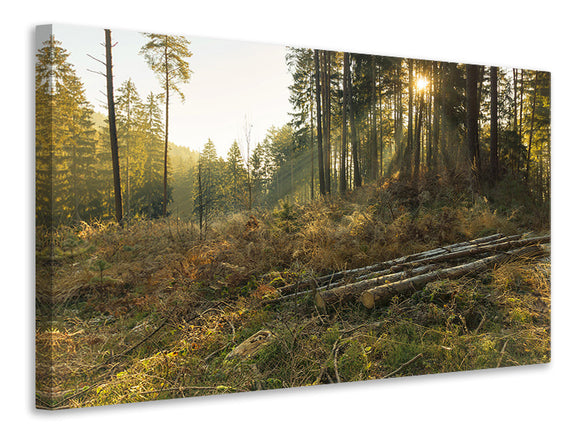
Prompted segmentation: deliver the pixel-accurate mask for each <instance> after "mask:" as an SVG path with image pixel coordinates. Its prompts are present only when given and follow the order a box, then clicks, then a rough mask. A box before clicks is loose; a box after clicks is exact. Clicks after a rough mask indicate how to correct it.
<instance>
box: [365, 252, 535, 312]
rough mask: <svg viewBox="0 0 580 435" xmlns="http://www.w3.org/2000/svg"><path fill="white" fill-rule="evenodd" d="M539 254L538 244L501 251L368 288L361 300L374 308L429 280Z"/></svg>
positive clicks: (452, 276) (417, 287) (425, 283)
mask: <svg viewBox="0 0 580 435" xmlns="http://www.w3.org/2000/svg"><path fill="white" fill-rule="evenodd" d="M538 255H545V250H544V249H543V247H542V246H541V245H538V244H536V245H532V246H526V247H523V248H519V249H515V250H512V251H508V252H501V253H499V254H496V255H492V256H490V257H486V258H482V259H480V260H476V261H473V262H471V263H466V264H461V265H459V266H455V267H450V268H447V269H440V270H434V271H432V272H429V273H426V274H423V275H417V276H415V277H412V278H408V279H404V280H402V281H397V282H394V283H390V284H385V285H381V286H378V287H375V288H373V289H370V290H366V291H364V292H363V293H362V294H361V296H360V301H361V303H362V304H363V305H364V306H365V307H367V308H369V309H370V308H374V307H376V306H377V305H382V304H385V303H388V302H389V301H390V300H391V299H392V298H393V297H394V296H404V297H405V296H409V295H410V294H412V293H413V292H415V291H417V290H420V289H422V288H423V287H424V286H425V285H427V284H428V283H429V282H433V281H440V280H443V279H457V278H460V277H463V276H466V275H470V274H474V273H480V272H483V271H484V270H486V269H489V268H491V267H494V266H496V265H497V264H499V263H500V262H502V261H504V260H506V259H507V258H510V257H535V256H538Z"/></svg>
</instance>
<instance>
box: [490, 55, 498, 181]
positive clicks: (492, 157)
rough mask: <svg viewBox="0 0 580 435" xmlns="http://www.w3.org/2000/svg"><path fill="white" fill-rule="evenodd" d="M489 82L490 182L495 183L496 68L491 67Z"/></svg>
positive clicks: (496, 168)
mask: <svg viewBox="0 0 580 435" xmlns="http://www.w3.org/2000/svg"><path fill="white" fill-rule="evenodd" d="M490 80H491V107H490V112H491V120H490V124H491V125H490V146H489V150H490V157H489V158H490V162H489V163H490V168H491V182H492V183H495V182H496V181H497V177H498V166H499V162H498V154H497V67H496V66H492V67H491V71H490Z"/></svg>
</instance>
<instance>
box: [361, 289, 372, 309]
mask: <svg viewBox="0 0 580 435" xmlns="http://www.w3.org/2000/svg"><path fill="white" fill-rule="evenodd" d="M360 301H361V303H362V304H363V305H364V306H365V307H367V308H368V309H369V310H370V309H372V308H374V307H375V295H373V294H372V293H371V292H369V291H365V292H363V293H362V294H361V295H360Z"/></svg>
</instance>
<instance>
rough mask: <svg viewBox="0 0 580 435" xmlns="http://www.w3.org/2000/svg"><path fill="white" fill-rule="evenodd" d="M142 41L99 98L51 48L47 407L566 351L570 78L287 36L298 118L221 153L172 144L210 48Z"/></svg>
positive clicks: (42, 375) (41, 366) (43, 202)
mask: <svg viewBox="0 0 580 435" xmlns="http://www.w3.org/2000/svg"><path fill="white" fill-rule="evenodd" d="M112 37H113V38H112ZM143 37H144V41H145V42H144V44H143V45H142V46H141V48H140V50H139V56H141V59H142V63H143V66H145V67H146V68H147V70H148V71H149V73H150V74H151V75H152V76H154V77H155V79H156V80H157V84H158V89H157V91H156V92H149V93H147V94H144V93H143V92H142V90H140V89H138V88H137V85H136V83H135V81H133V80H132V79H130V78H129V79H127V80H124V81H122V82H121V83H116V82H114V78H115V68H116V67H117V65H119V64H122V62H123V58H122V57H119V58H116V57H115V50H117V47H116V46H115V45H116V44H115V42H114V32H111V31H110V30H108V29H106V30H105V31H104V32H103V35H102V47H101V48H104V56H102V57H94V58H93V59H94V65H95V69H96V71H93V73H94V74H96V75H98V76H99V77H101V78H102V89H101V91H102V95H103V96H106V104H104V105H103V106H104V107H103V109H102V110H101V111H99V110H97V109H96V108H95V107H94V105H93V104H92V103H91V102H90V101H89V99H88V97H87V89H86V85H85V84H84V83H83V81H82V79H81V76H80V75H79V74H78V71H77V69H76V68H75V65H73V64H72V63H71V62H70V60H69V57H70V54H71V53H70V52H69V51H68V50H67V48H66V47H65V46H64V44H63V43H62V42H61V41H59V40H58V37H57V35H50V37H49V38H48V39H47V40H45V41H43V43H42V45H41V46H40V47H38V51H37V53H36V71H35V78H36V119H35V121H36V130H35V131H36V133H35V134H36V136H35V138H36V281H37V290H36V308H37V318H36V320H37V322H36V357H37V378H36V382H37V391H36V400H37V406H38V407H40V408H47V409H60V408H69V407H85V406H97V405H107V404H117V403H128V402H139V401H146V400H153V399H168V398H177V397H189V396H197V395H208V394H223V393H231V392H244V391H254V390H263V389H277V388H286V387H294V386H304V385H317V384H323V383H341V382H348V381H358V380H369V379H380V378H388V377H394V376H408V375H414V374H429V373H441V372H450V371H461V370H474V369H481V368H491V367H503V366H515V365H525V364H537V363H545V362H549V360H550V178H551V174H550V167H551V165H550V153H551V149H550V147H551V144H550V84H551V82H550V73H548V72H543V71H534V70H526V69H521V68H506V67H498V66H481V65H471V64H463V63H452V62H441V61H432V60H420V59H410V58H395V57H386V56H379V55H371V54H359V53H348V52H339V51H328V50H320V49H306V48H293V47H286V48H285V59H284V61H285V64H286V68H287V73H288V74H289V75H290V83H291V85H290V86H289V88H288V90H289V99H288V101H287V107H288V114H289V121H288V122H287V123H285V124H283V125H272V126H271V127H270V128H269V129H268V131H267V133H266V134H265V135H264V136H263V137H259V138H256V137H255V134H254V132H253V130H252V125H251V123H250V122H248V121H247V120H246V121H245V124H244V128H243V133H242V135H241V137H240V138H235V137H232V140H231V145H230V146H229V149H228V150H227V154H225V155H224V156H222V155H220V153H219V151H218V149H217V147H216V145H215V144H214V142H213V141H212V138H211V137H210V138H208V139H207V141H206V142H205V143H203V144H201V143H200V144H198V149H197V150H194V149H191V148H189V147H187V146H184V145H180V144H178V143H175V142H174V140H173V139H171V132H172V130H171V126H172V122H173V118H172V114H173V112H172V110H173V108H174V107H176V105H177V104H183V105H187V104H188V101H189V99H190V98H191V96H190V94H187V96H186V93H185V91H184V89H185V86H186V85H187V84H188V83H190V82H192V81H195V80H196V71H195V70H192V69H191V62H192V60H193V59H195V56H196V47H195V44H192V42H191V41H190V40H189V39H188V38H187V37H184V36H170V35H161V34H153V33H147V34H143ZM90 50H91V48H90V47H87V52H90ZM91 57H92V56H91ZM231 74H236V72H235V71H232V72H231ZM240 74H241V73H240ZM216 92H219V89H218V90H216ZM193 98H195V97H193ZM105 106H106V107H105ZM244 115H245V114H244V113H240V114H239V117H240V119H242V118H244ZM492 254H493V255H492Z"/></svg>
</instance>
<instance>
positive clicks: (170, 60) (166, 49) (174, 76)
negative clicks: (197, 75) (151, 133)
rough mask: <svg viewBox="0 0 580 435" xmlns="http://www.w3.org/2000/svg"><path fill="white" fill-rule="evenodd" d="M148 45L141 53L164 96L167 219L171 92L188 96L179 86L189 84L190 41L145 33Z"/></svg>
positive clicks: (164, 213)
mask: <svg viewBox="0 0 580 435" xmlns="http://www.w3.org/2000/svg"><path fill="white" fill-rule="evenodd" d="M145 36H146V37H147V39H148V42H147V43H146V44H145V45H144V46H143V47H141V51H140V53H141V54H143V55H144V56H145V59H146V60H147V64H148V65H149V67H150V68H151V69H152V70H153V72H154V73H155V74H156V75H157V77H158V78H159V80H160V82H161V85H162V87H163V90H164V94H165V152H164V160H163V162H164V163H163V216H167V202H168V191H167V171H168V148H169V100H170V95H171V93H172V92H173V93H176V94H177V95H178V96H179V97H180V98H181V101H182V102H183V101H185V95H184V94H183V92H181V90H180V85H181V84H183V83H187V82H189V80H190V78H191V70H190V69H189V63H188V62H187V60H186V59H187V58H188V57H191V55H192V52H191V51H190V50H189V48H188V45H189V43H190V42H189V40H188V39H187V38H185V37H184V36H169V35H161V34H158V33H145Z"/></svg>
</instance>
